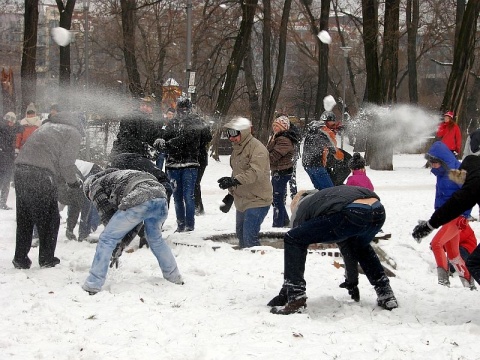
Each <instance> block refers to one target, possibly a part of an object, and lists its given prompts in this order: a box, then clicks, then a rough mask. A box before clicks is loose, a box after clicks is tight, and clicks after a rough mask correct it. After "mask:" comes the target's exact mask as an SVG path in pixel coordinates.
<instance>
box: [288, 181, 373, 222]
mask: <svg viewBox="0 0 480 360" xmlns="http://www.w3.org/2000/svg"><path fill="white" fill-rule="evenodd" d="M369 198H376V199H378V200H380V198H379V197H378V195H377V194H376V193H374V192H373V191H371V190H368V189H366V188H363V187H358V186H347V185H338V186H334V187H330V188H325V189H322V190H310V191H308V192H307V193H306V196H304V197H303V199H301V200H300V201H299V202H298V206H297V208H296V210H295V211H294V212H293V213H292V218H291V223H292V227H297V226H299V225H301V224H303V223H304V222H306V221H308V220H311V219H314V218H317V217H319V216H322V215H329V214H333V213H336V212H339V211H341V210H343V209H344V208H345V207H346V206H347V205H349V204H351V203H352V202H354V201H355V200H358V199H369Z"/></svg>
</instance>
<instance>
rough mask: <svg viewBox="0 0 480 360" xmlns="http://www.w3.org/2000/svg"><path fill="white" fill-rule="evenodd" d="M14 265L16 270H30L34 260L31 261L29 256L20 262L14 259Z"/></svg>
mask: <svg viewBox="0 0 480 360" xmlns="http://www.w3.org/2000/svg"><path fill="white" fill-rule="evenodd" d="M12 264H13V266H14V267H15V269H30V266H32V260H30V259H29V257H28V256H26V257H25V258H24V259H20V260H19V259H15V258H14V259H13V261H12Z"/></svg>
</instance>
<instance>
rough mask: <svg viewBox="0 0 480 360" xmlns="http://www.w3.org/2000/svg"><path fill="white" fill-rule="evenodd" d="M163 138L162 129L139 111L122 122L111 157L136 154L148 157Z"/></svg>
mask: <svg viewBox="0 0 480 360" xmlns="http://www.w3.org/2000/svg"><path fill="white" fill-rule="evenodd" d="M160 137H161V129H160V127H159V126H158V124H157V123H155V121H154V120H153V119H152V118H150V117H149V116H148V115H146V114H144V113H142V112H140V111H138V112H135V113H134V114H132V115H129V116H127V117H125V118H124V119H122V120H121V121H120V128H119V130H118V134H117V139H116V140H115V141H114V142H113V147H112V153H111V156H115V155H118V154H123V153H136V154H140V155H142V156H145V157H148V156H149V154H148V150H149V148H150V147H152V146H153V143H154V142H155V140H156V139H158V138H160Z"/></svg>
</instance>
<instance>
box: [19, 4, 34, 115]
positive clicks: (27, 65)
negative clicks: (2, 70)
mask: <svg viewBox="0 0 480 360" xmlns="http://www.w3.org/2000/svg"><path fill="white" fill-rule="evenodd" d="M37 26H38V0H25V14H24V31H23V52H22V67H21V70H20V72H21V74H20V76H21V79H22V108H21V112H20V113H21V114H24V113H25V110H26V108H27V106H28V104H29V103H31V102H33V103H34V102H35V101H36V96H37V71H36V69H35V63H36V60H37Z"/></svg>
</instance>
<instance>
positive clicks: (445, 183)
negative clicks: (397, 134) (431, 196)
mask: <svg viewBox="0 0 480 360" xmlns="http://www.w3.org/2000/svg"><path fill="white" fill-rule="evenodd" d="M425 158H427V159H428V160H437V161H439V162H440V163H441V164H442V166H441V167H439V168H437V169H434V168H432V170H431V171H432V174H433V175H435V176H436V177H437V184H436V188H435V205H434V206H435V209H438V208H439V207H440V206H442V205H443V204H445V202H446V201H447V200H448V199H449V198H450V197H451V196H452V194H453V193H454V192H455V191H457V190H458V189H460V185H458V184H457V183H455V182H453V181H452V180H450V179H449V177H448V172H449V170H455V169H458V168H459V167H460V161H458V160H457V159H456V158H455V155H453V153H452V152H451V151H450V150H449V149H448V148H447V146H446V145H445V144H444V143H443V142H441V141H436V142H434V143H433V144H432V146H431V147H430V149H429V150H428V152H427V153H426V154H425ZM464 216H466V217H468V216H470V210H469V211H466V212H465V213H464Z"/></svg>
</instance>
